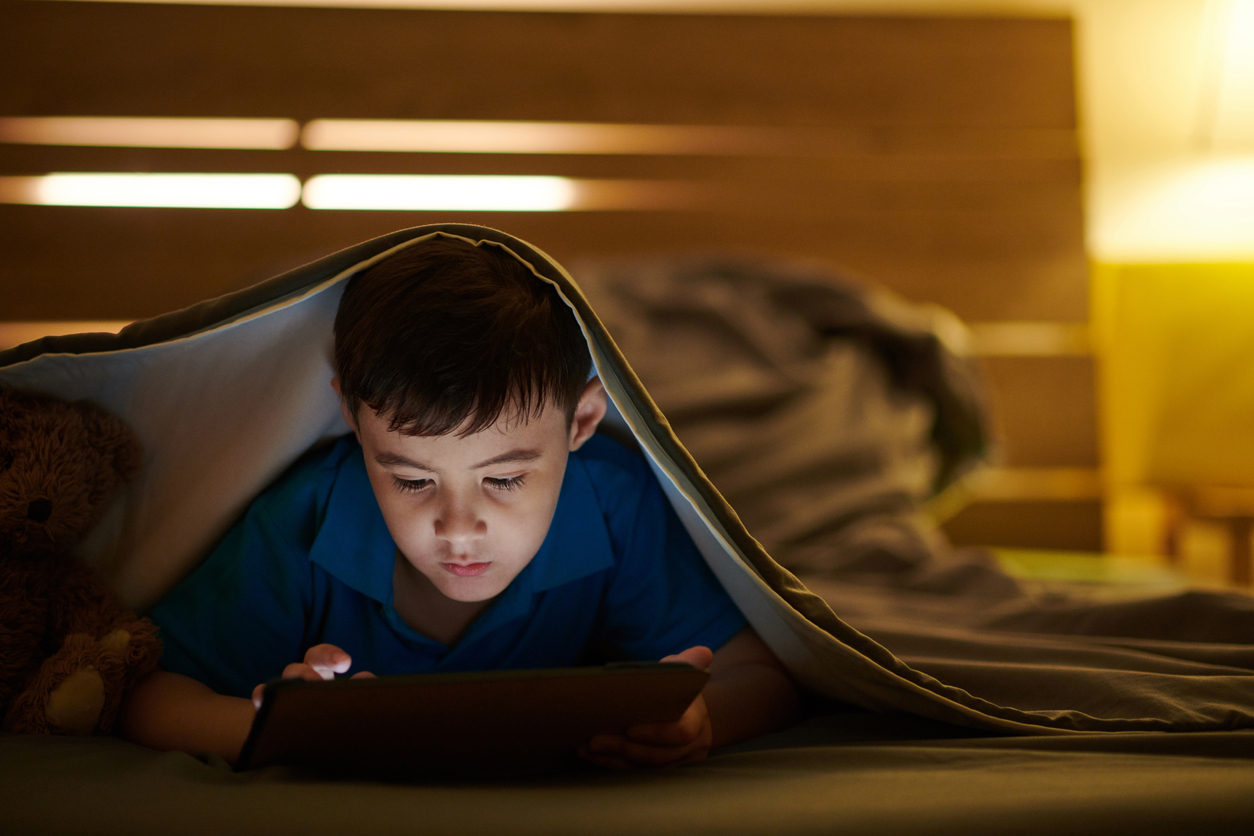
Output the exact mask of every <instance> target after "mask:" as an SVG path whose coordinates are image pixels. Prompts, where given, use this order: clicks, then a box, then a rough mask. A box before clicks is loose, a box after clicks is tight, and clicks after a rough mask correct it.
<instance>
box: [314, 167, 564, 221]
mask: <svg viewBox="0 0 1254 836" xmlns="http://www.w3.org/2000/svg"><path fill="white" fill-rule="evenodd" d="M575 197H576V189H575V186H574V183H573V182H572V181H570V180H568V179H566V178H565V177H541V176H494V175H426V174H394V175H393V174H321V175H318V176H316V177H312V178H310V179H309V181H308V182H307V183H305V191H304V197H303V201H304V203H305V205H306V206H308V207H309V208H311V209H382V210H388V209H390V210H405V211H453V210H477V211H485V212H557V211H562V210H564V209H570V208H572V207H573V205H574V203H575Z"/></svg>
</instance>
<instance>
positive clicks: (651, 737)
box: [624, 722, 701, 746]
mask: <svg viewBox="0 0 1254 836" xmlns="http://www.w3.org/2000/svg"><path fill="white" fill-rule="evenodd" d="M700 733H701V726H700V725H695V726H692V725H686V724H683V723H680V722H674V723H653V724H651V725H642V726H632V727H631V728H629V729H627V731H626V732H625V734H624V736H625V737H626V738H627V739H628V740H631V741H633V742H635V743H645V744H648V745H650V746H687V745H688V744H689V743H691V742H692V741H694V740H696V739H697V736H698V735H700Z"/></svg>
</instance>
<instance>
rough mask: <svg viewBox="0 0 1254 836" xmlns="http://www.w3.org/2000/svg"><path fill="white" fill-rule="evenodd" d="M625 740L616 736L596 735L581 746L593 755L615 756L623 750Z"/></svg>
mask: <svg viewBox="0 0 1254 836" xmlns="http://www.w3.org/2000/svg"><path fill="white" fill-rule="evenodd" d="M625 742H626V740H625V739H624V738H623V737H622V736H621V735H617V734H598V735H596V736H595V737H593V738H591V739H589V740H588V742H587V743H584V744H583V748H585V749H587V750H588V751H589V752H591V753H592V754H594V755H617V754H618V753H619V752H621V751H622V750H623V744H624V743H625Z"/></svg>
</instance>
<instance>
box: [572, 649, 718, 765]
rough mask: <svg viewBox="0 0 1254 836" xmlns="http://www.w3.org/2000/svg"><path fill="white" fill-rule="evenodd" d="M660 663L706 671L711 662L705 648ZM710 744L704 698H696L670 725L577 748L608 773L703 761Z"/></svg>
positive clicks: (637, 729)
mask: <svg viewBox="0 0 1254 836" xmlns="http://www.w3.org/2000/svg"><path fill="white" fill-rule="evenodd" d="M662 661H663V662H687V663H688V664H690V665H692V666H693V667H695V668H708V667H709V666H710V663H711V662H713V661H714V653H713V652H712V651H711V650H710V649H709V648H708V647H690V648H688V649H687V650H685V651H684V652H683V653H679V654H676V655H674V656H667V657H666V658H665V659H663V660H662ZM713 740H714V731H713V728H712V726H711V725H710V712H709V709H708V708H707V707H706V704H705V697H704V696H702V695H701V694H698V695H697V698H696V699H695V700H693V701H692V704H691V705H689V706H688V709H687V710H686V711H684V714H683V716H682V717H680V718H679V719H678V720H676V721H674V722H673V723H649V724H644V725H639V726H632V727H631V728H629V729H627V731H626V732H624V733H623V734H599V735H597V736H596V737H594V738H592V739H591V740H589V741H588V742H587V743H585V744H584V745H582V746H580V747H579V757H581V758H583V759H584V760H586V761H588V762H589V763H594V764H596V765H597V766H604V767H608V768H609V769H630V768H631V767H633V766H679V765H680V764H684V763H691V762H693V761H699V760H702V759H703V758H705V756H706V755H708V754H709V752H710V744H711V743H712V742H713Z"/></svg>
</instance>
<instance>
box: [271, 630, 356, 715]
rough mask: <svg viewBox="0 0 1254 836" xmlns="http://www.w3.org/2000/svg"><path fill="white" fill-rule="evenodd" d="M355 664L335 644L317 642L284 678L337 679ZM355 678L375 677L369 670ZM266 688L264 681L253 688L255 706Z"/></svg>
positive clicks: (354, 676) (354, 677)
mask: <svg viewBox="0 0 1254 836" xmlns="http://www.w3.org/2000/svg"><path fill="white" fill-rule="evenodd" d="M352 664H353V657H351V656H349V655H348V654H347V653H345V652H344V651H343V650H340V649H339V648H338V647H336V646H335V645H333V644H316V645H314V646H313V647H311V648H309V649H308V650H306V651H305V660H304V661H303V662H293V663H292V664H290V665H288V666H287V667H286V668H284V669H283V677H282V678H283V679H308V680H310V681H311V682H318V681H319V680H323V679H335V675H336V674H337V673H344V672H345V671H347V670H348V669H349V667H350V666H352ZM352 678H353V679H374V678H375V676H374V674H372V673H370V672H369V671H360V672H358V673H355V674H353V676H352ZM265 690H266V685H265V683H264V682H263V683H262V684H260V685H258V686H257V687H256V688H254V689H253V707H254V708H261V695H262V693H264V692H265Z"/></svg>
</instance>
